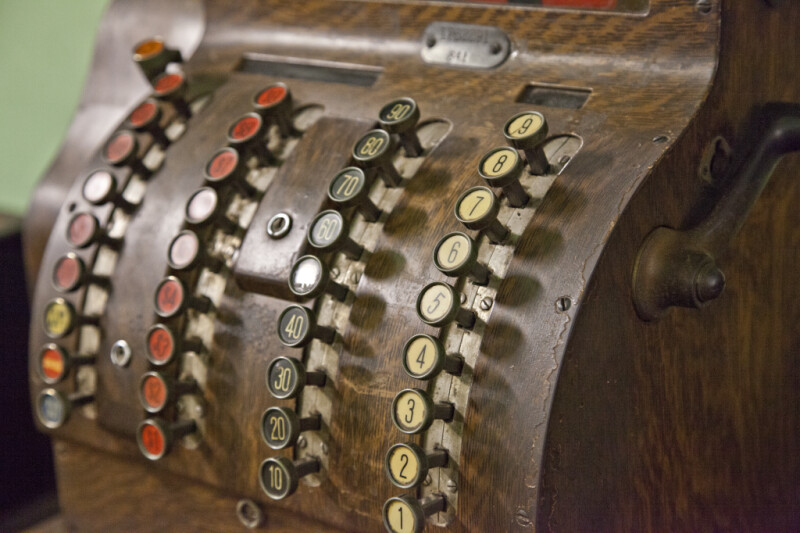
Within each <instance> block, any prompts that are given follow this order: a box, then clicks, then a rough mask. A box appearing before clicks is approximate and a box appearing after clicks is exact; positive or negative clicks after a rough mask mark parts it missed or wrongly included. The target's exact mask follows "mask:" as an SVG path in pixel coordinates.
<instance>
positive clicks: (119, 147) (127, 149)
mask: <svg viewBox="0 0 800 533" xmlns="http://www.w3.org/2000/svg"><path fill="white" fill-rule="evenodd" d="M103 159H105V161H106V163H108V164H109V165H112V166H115V167H130V168H131V170H133V172H134V173H135V174H139V176H141V177H142V178H148V177H149V176H150V175H151V174H152V173H153V172H152V171H151V170H150V169H149V168H147V167H146V166H144V163H142V160H141V159H140V158H139V141H138V140H136V135H135V134H134V133H133V132H132V131H129V130H120V131H118V132H116V133H115V134H114V135H112V136H111V138H110V139H109V140H108V142H106V144H105V146H104V147H103Z"/></svg>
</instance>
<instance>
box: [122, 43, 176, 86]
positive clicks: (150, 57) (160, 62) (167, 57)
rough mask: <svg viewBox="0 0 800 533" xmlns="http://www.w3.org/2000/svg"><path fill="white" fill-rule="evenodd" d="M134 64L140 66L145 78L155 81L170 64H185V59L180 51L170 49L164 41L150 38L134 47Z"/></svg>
mask: <svg viewBox="0 0 800 533" xmlns="http://www.w3.org/2000/svg"><path fill="white" fill-rule="evenodd" d="M133 62H134V63H136V64H137V65H138V66H139V68H140V69H141V70H142V73H143V74H144V76H145V78H147V79H148V80H150V81H153V80H154V79H155V78H156V77H157V76H158V75H159V74H161V73H162V72H164V70H165V69H166V68H167V65H169V64H170V63H181V62H183V57H182V56H181V53H180V51H179V50H173V49H172V48H168V47H167V45H166V44H164V41H163V40H162V39H160V38H158V37H150V38H149V39H145V40H143V41H139V42H138V43H136V45H135V46H134V47H133Z"/></svg>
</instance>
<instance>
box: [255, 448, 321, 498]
mask: <svg viewBox="0 0 800 533" xmlns="http://www.w3.org/2000/svg"><path fill="white" fill-rule="evenodd" d="M319 470H320V463H319V459H317V458H316V457H309V458H307V459H301V460H299V461H296V462H294V463H293V462H292V461H291V460H290V459H287V458H286V457H270V458H269V459H266V460H265V461H264V462H263V463H261V466H260V467H259V469H258V482H259V484H260V485H261V489H262V490H263V491H264V492H265V493H266V494H267V496H269V497H270V498H272V499H273V500H282V499H284V498H287V497H289V496H291V495H292V494H294V492H295V491H296V490H297V485H298V483H299V482H300V478H302V477H304V476H307V475H309V474H315V473H317V472H319Z"/></svg>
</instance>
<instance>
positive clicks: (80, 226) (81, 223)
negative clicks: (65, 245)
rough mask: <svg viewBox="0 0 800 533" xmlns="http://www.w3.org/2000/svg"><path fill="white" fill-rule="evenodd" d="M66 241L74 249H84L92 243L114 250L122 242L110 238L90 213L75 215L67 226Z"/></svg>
mask: <svg viewBox="0 0 800 533" xmlns="http://www.w3.org/2000/svg"><path fill="white" fill-rule="evenodd" d="M67 241H68V242H69V243H70V244H71V245H72V246H74V247H76V248H86V247H87V246H90V245H92V244H94V243H100V244H104V245H106V246H108V247H110V248H113V249H115V250H117V249H119V247H120V246H122V241H121V240H120V239H118V238H116V237H110V236H109V235H108V234H107V233H106V232H105V231H103V229H102V228H100V223H99V222H98V221H97V218H96V217H95V216H94V215H92V214H91V213H76V214H75V215H73V216H72V218H71V219H70V220H69V223H68V224H67Z"/></svg>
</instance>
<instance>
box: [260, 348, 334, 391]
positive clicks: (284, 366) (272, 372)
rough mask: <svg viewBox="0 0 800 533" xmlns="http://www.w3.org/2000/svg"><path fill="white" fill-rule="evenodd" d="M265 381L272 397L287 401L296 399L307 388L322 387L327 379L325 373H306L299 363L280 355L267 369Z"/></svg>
mask: <svg viewBox="0 0 800 533" xmlns="http://www.w3.org/2000/svg"><path fill="white" fill-rule="evenodd" d="M266 380H267V388H268V389H269V392H270V393H271V394H272V396H274V397H275V398H278V399H279V400H287V399H290V398H295V397H297V395H298V394H300V392H301V391H302V390H303V389H304V388H305V387H307V386H313V387H324V386H325V383H327V381H328V378H327V376H326V375H325V372H320V371H312V372H306V370H305V368H303V365H302V364H301V363H300V361H298V360H297V359H293V358H291V357H284V356H282V355H281V356H278V357H276V358H275V359H273V360H272V362H271V363H270V364H269V366H268V367H267V374H266Z"/></svg>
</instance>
